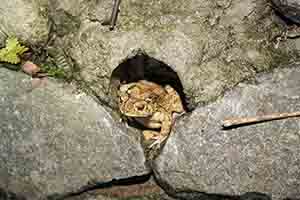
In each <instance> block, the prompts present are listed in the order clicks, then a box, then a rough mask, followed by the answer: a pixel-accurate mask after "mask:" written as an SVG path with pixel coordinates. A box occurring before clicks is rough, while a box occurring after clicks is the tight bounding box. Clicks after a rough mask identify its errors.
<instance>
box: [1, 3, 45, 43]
mask: <svg viewBox="0 0 300 200" xmlns="http://www.w3.org/2000/svg"><path fill="white" fill-rule="evenodd" d="M47 4H48V1H47V0H39V1H37V0H2V1H1V4H0V39H1V35H2V36H3V35H5V36H16V37H18V38H19V39H21V40H22V41H26V42H29V43H31V44H33V45H37V44H39V45H42V44H45V43H46V41H47V38H48V34H49V27H50V26H49V21H48V13H47V7H48V5H47ZM0 42H3V41H1V40H0ZM0 44H1V43H0Z"/></svg>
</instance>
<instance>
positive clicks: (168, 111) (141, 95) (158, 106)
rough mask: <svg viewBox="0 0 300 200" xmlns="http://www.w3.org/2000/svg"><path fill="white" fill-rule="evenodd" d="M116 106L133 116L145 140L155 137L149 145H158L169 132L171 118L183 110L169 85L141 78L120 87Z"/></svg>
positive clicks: (176, 94)
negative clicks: (141, 128) (140, 127)
mask: <svg viewBox="0 0 300 200" xmlns="http://www.w3.org/2000/svg"><path fill="white" fill-rule="evenodd" d="M119 108H120V111H121V113H122V114H123V115H125V116H127V117H132V118H134V119H135V120H136V121H137V122H138V123H140V124H142V125H143V126H145V127H146V128H150V129H159V128H160V131H154V130H144V131H143V135H144V137H145V139H146V140H149V139H155V140H156V141H155V142H154V143H153V144H152V145H151V146H150V147H152V146H153V145H155V144H161V143H162V142H163V141H164V140H165V139H166V138H167V137H168V135H169V133H170V131H171V127H172V124H173V121H174V117H173V114H174V113H179V114H182V113H184V108H183V106H182V102H181V99H180V96H179V95H178V93H177V92H176V90H174V89H173V88H172V87H171V86H169V85H166V86H165V87H162V86H160V85H158V84H156V83H153V82H150V81H146V80H140V81H138V82H134V83H129V84H124V85H121V86H120V90H119Z"/></svg>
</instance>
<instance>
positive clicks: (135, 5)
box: [50, 0, 289, 107]
mask: <svg viewBox="0 0 300 200" xmlns="http://www.w3.org/2000/svg"><path fill="white" fill-rule="evenodd" d="M56 2H57V3H56V4H53V6H52V12H51V15H50V16H51V18H52V19H54V23H55V24H57V25H59V26H60V25H62V24H64V23H61V21H63V20H62V19H57V18H56V17H55V16H57V13H62V12H64V13H69V15H71V16H74V17H73V19H74V22H75V21H76V20H78V21H80V27H79V28H77V29H76V28H75V27H76V26H74V27H73V28H71V31H68V32H65V33H68V34H62V37H61V38H58V39H57V41H63V42H57V41H56V42H57V44H56V46H59V47H63V48H64V49H65V52H67V53H68V55H69V56H71V57H72V60H73V61H74V62H75V63H76V65H77V67H78V69H79V71H80V73H79V74H80V77H81V78H82V80H83V81H86V82H87V83H88V84H89V85H90V86H91V88H92V89H93V90H94V91H96V93H97V94H98V95H99V97H100V98H101V99H102V100H104V101H109V100H110V99H107V94H108V92H109V84H110V78H111V74H112V72H113V71H114V69H116V68H117V67H118V66H119V64H121V63H123V61H126V59H127V58H132V57H134V56H135V55H136V52H138V50H139V49H141V50H142V51H143V52H145V53H146V54H147V55H149V56H150V57H151V58H154V59H157V60H158V61H162V62H164V63H165V64H166V65H168V66H169V67H171V69H172V70H174V71H175V72H177V74H178V76H179V78H180V80H181V81H182V85H183V88H184V92H185V94H186V96H187V100H188V102H189V103H190V104H189V105H191V107H195V106H196V105H198V104H199V103H200V102H202V103H203V102H207V101H210V100H214V99H215V98H216V97H217V96H219V95H220V94H222V93H223V92H224V90H225V89H226V88H229V87H232V86H233V85H235V84H236V83H238V82H239V81H241V80H243V79H245V78H246V77H250V76H253V75H255V73H256V72H257V71H262V70H266V69H269V68H271V67H272V66H274V63H277V62H284V61H287V60H289V57H288V56H287V57H285V56H286V55H287V54H284V56H283V58H282V52H281V51H280V50H279V49H277V50H276V49H275V48H274V47H273V43H270V42H269V41H268V40H269V39H270V38H268V36H267V35H266V32H271V33H272V34H270V36H271V35H276V31H277V29H276V27H275V26H276V25H275V24H274V23H272V20H271V19H272V18H271V17H270V12H268V9H266V4H265V3H266V2H264V1H252V0H244V1H239V0H233V1H227V0H221V1H217V2H215V1H208V0H200V1H193V0H179V1H178V0H176V1H175V0H173V1H162V0H160V1H157V0H150V1H133V2H132V1H122V3H121V8H120V10H121V12H120V15H119V18H118V22H117V26H116V29H115V30H114V31H109V30H108V27H104V26H102V25H101V22H103V20H104V19H105V18H107V17H109V16H110V13H111V7H112V2H111V1H110V0H103V1H90V3H89V4H87V3H86V4H83V3H80V4H77V3H76V2H73V1H61V2H60V3H58V2H59V1H56ZM73 7H74V10H71V9H70V8H73ZM79 11H80V12H79ZM61 16H63V15H61ZM75 18H76V20H75ZM55 19H56V20H55ZM75 24H76V23H75ZM60 30H61V29H60ZM54 46H55V45H54ZM281 58H282V59H281ZM148 64H149V63H148ZM131 65H132V67H131V68H128V69H127V70H125V71H126V72H125V73H128V74H129V76H131V77H133V78H132V79H137V78H143V76H141V77H136V76H137V73H136V71H138V70H139V69H138V68H143V67H144V65H147V61H146V63H142V64H141V66H139V65H138V64H137V63H134V62H133V63H132V64H131ZM153 71H157V74H159V75H160V76H162V77H160V79H161V80H163V79H166V80H167V78H166V77H163V75H162V74H163V70H162V69H159V66H158V67H157V68H156V69H155V70H152V71H151V70H150V69H149V68H148V71H147V70H146V71H145V74H147V73H148V74H149V73H152V72H153ZM145 74H144V75H145ZM145 76H146V75H145ZM150 79H151V76H150ZM127 81H128V80H127Z"/></svg>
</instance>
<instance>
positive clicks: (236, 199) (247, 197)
mask: <svg viewBox="0 0 300 200" xmlns="http://www.w3.org/2000/svg"><path fill="white" fill-rule="evenodd" d="M175 198H179V199H182V200H199V199H201V200H272V199H271V197H269V196H268V195H266V194H263V193H258V192H247V193H245V194H243V195H240V196H239V195H222V194H208V193H202V192H179V193H177V194H176V195H175Z"/></svg>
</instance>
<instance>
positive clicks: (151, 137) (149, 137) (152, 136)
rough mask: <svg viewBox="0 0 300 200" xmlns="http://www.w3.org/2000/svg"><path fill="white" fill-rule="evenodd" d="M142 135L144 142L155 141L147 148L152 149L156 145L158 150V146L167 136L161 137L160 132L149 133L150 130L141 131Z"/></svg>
mask: <svg viewBox="0 0 300 200" xmlns="http://www.w3.org/2000/svg"><path fill="white" fill-rule="evenodd" d="M143 135H144V138H145V140H155V141H154V142H153V143H152V144H151V145H150V146H149V148H150V149H151V148H153V147H154V146H156V145H158V148H159V147H160V144H162V143H163V142H164V141H165V140H166V139H167V137H168V136H163V135H161V133H160V132H157V131H151V130H145V131H143Z"/></svg>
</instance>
